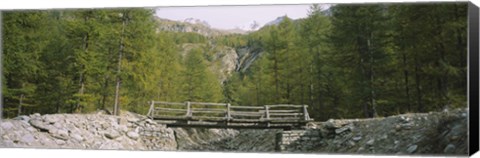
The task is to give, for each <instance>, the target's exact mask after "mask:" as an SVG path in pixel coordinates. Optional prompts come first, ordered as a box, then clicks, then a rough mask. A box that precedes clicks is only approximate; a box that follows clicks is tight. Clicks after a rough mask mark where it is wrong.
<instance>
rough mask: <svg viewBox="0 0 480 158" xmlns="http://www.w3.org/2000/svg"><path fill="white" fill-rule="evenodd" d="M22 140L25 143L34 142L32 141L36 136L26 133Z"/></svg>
mask: <svg viewBox="0 0 480 158" xmlns="http://www.w3.org/2000/svg"><path fill="white" fill-rule="evenodd" d="M20 141H21V142H23V143H32V142H34V141H35V138H34V137H33V135H31V134H26V135H23V136H22V138H21V139H20Z"/></svg>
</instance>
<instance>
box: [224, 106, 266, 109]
mask: <svg viewBox="0 0 480 158" xmlns="http://www.w3.org/2000/svg"><path fill="white" fill-rule="evenodd" d="M230 108H232V109H251V110H263V109H264V107H261V106H230Z"/></svg>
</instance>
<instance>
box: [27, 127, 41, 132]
mask: <svg viewBox="0 0 480 158" xmlns="http://www.w3.org/2000/svg"><path fill="white" fill-rule="evenodd" d="M27 131H30V132H38V130H37V129H36V128H33V127H27Z"/></svg>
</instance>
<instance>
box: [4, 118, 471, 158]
mask: <svg viewBox="0 0 480 158" xmlns="http://www.w3.org/2000/svg"><path fill="white" fill-rule="evenodd" d="M467 119H468V109H457V110H454V111H449V112H432V113H423V114H404V115H398V116H391V117H387V118H375V119H354V120H329V121H326V122H313V123H309V125H308V128H309V129H308V131H309V132H297V133H300V134H296V135H295V136H291V138H288V139H289V142H288V143H286V144H284V145H285V146H284V147H282V150H281V152H303V153H350V154H355V153H358V154H427V155H432V154H433V155H436V154H441V155H465V154H467V152H468V146H467V140H468V128H467ZM279 133H280V135H281V133H284V132H282V130H274V129H264V130H258V129H242V130H235V129H200V128H167V127H165V125H163V124H159V123H156V122H154V121H152V120H150V119H147V118H146V117H145V116H142V115H137V114H133V113H128V112H127V113H126V114H123V115H122V116H111V115H105V114H103V113H97V114H55V115H43V116H41V115H39V114H34V115H30V116H21V117H17V118H15V119H11V120H3V121H2V122H0V136H1V140H0V147H26V148H33V147H34V148H75V149H123V150H180V151H192V150H195V151H237V152H238V151H241V152H276V151H277V152H278V148H277V145H278V144H279V143H278V142H277V141H278V140H279V139H278V138H277V137H278V135H279ZM287 133H288V132H287ZM302 133H318V134H319V137H318V138H319V139H304V137H306V136H303V135H302ZM297 137H298V138H297ZM315 138H316V137H315Z"/></svg>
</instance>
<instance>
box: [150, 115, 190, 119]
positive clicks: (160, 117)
mask: <svg viewBox="0 0 480 158" xmlns="http://www.w3.org/2000/svg"><path fill="white" fill-rule="evenodd" d="M153 119H155V120H157V119H158V120H186V119H187V117H185V116H165V115H154V116H153Z"/></svg>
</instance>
